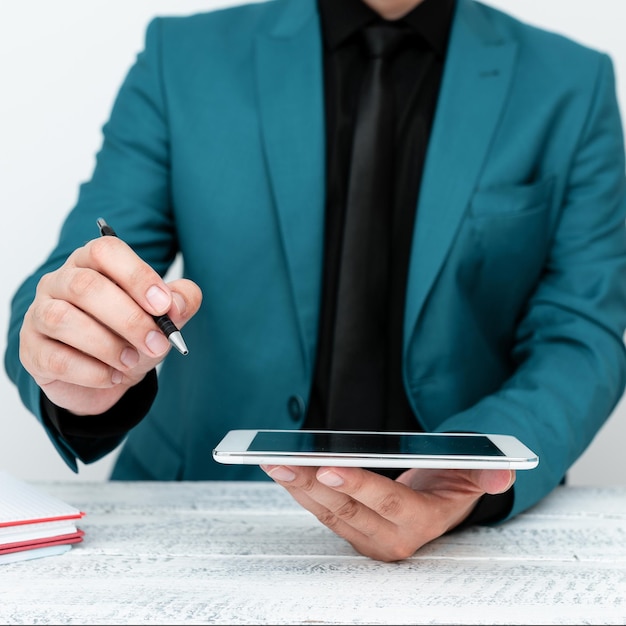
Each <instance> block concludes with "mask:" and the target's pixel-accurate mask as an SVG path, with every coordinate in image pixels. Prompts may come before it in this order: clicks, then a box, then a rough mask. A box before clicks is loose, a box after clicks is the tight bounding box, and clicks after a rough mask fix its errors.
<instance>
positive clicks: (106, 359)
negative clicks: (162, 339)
mask: <svg viewBox="0 0 626 626" xmlns="http://www.w3.org/2000/svg"><path fill="white" fill-rule="evenodd" d="M29 331H32V332H34V333H36V334H37V336H39V337H46V338H49V339H52V340H54V341H55V342H59V343H62V344H65V345H67V346H69V347H72V348H75V349H76V350H78V351H80V352H81V353H84V354H86V355H89V356H92V357H94V358H96V359H97V360H99V361H101V362H102V363H103V364H106V365H109V366H110V367H111V368H114V369H116V370H119V371H121V372H125V371H127V370H130V369H132V368H135V367H136V366H137V365H138V363H139V362H140V354H139V352H138V351H137V350H136V349H135V348H134V347H133V346H131V345H129V344H128V342H127V341H125V340H124V339H122V338H121V337H120V336H119V335H117V334H116V333H114V332H113V331H112V330H111V329H110V328H108V327H107V326H104V325H103V324H101V323H100V322H98V321H96V320H95V319H94V318H93V317H92V316H90V315H87V314H86V313H85V312H84V311H81V310H80V309H78V308H76V307H74V306H73V305H72V304H70V303H69V302H65V301H63V300H54V299H51V298H44V299H42V298H40V299H38V300H36V301H35V302H34V303H33V305H32V306H31V308H30V309H29V311H28V313H27V316H26V317H25V323H24V327H23V331H22V338H23V340H22V344H24V346H25V347H26V348H30V346H31V345H33V344H34V346H36V345H37V343H36V342H34V341H33V338H32V337H29V336H28V332H29ZM51 356H52V357H54V354H52V355H51ZM42 361H43V362H46V363H47V362H49V360H48V359H46V360H43V359H42ZM152 367H154V363H153V362H150V363H148V364H146V366H145V371H147V370H148V369H151V368H152Z"/></svg>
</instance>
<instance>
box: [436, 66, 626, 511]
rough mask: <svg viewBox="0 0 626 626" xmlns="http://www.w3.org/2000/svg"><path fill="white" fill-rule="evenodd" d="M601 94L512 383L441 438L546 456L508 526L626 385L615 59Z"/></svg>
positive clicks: (525, 322)
mask: <svg viewBox="0 0 626 626" xmlns="http://www.w3.org/2000/svg"><path fill="white" fill-rule="evenodd" d="M598 58H599V63H598V70H597V75H596V81H595V85H593V92H592V93H593V95H592V96H591V97H590V106H589V108H588V111H587V115H586V121H585V124H584V128H583V129H582V132H581V134H580V140H579V142H578V144H577V148H576V150H575V153H574V155H573V159H572V162H571V168H570V170H569V172H568V180H567V187H566V189H565V193H564V200H563V206H562V211H561V213H560V221H559V223H558V226H557V228H556V231H555V234H554V238H553V241H552V245H551V249H550V252H549V255H548V259H547V261H546V263H545V268H544V272H543V275H542V278H541V280H540V283H539V285H538V287H537V289H536V290H535V291H534V293H533V295H532V297H531V299H530V301H529V303H528V306H527V308H526V310H525V312H524V314H523V317H522V319H521V320H520V323H519V325H518V327H517V331H516V336H515V345H514V349H513V353H512V358H513V360H514V362H515V369H514V373H513V375H512V376H511V377H510V378H509V379H508V380H507V381H506V382H505V384H504V385H503V386H502V387H500V388H499V389H498V391H497V392H495V393H493V394H491V395H489V396H487V397H485V398H484V399H482V400H481V401H479V402H478V403H477V404H475V405H473V406H472V407H471V408H469V409H467V410H464V411H463V412H461V413H458V414H456V415H454V416H452V417H450V418H448V419H446V420H445V421H443V422H442V423H441V424H439V426H438V428H437V430H439V431H477V432H500V430H499V429H501V424H502V423H503V422H506V423H507V424H512V425H514V428H513V431H514V432H516V434H518V436H519V437H520V438H521V439H522V440H523V441H524V442H525V443H526V444H527V445H528V446H529V447H530V448H531V449H533V450H535V451H536V452H537V453H538V454H539V458H540V462H539V466H538V467H537V468H536V469H534V470H531V471H521V472H518V473H517V480H516V483H515V486H514V491H515V499H514V503H513V506H512V508H511V511H510V513H509V516H508V517H512V516H514V515H516V514H517V513H519V512H521V511H523V510H525V509H527V508H528V507H530V506H532V505H533V504H535V503H537V502H538V501H539V500H540V499H541V498H542V497H543V496H545V495H546V494H547V493H548V492H549V491H550V490H552V489H553V488H554V487H555V486H556V485H557V484H558V483H559V482H560V481H561V480H562V479H563V477H564V476H565V474H566V472H567V470H568V469H569V467H570V466H571V465H572V464H573V463H574V461H576V460H577V458H578V457H579V456H580V455H581V454H582V452H583V451H584V450H585V448H586V447H587V446H588V445H589V444H590V443H591V441H592V439H593V438H594V436H595V435H596V433H597V432H598V430H599V429H600V428H601V427H602V425H603V424H604V422H605V420H606V419H607V418H608V417H609V415H610V414H611V412H612V410H613V409H614V408H615V406H616V404H617V402H618V400H619V399H620V398H621V396H622V393H623V391H624V385H625V384H626V358H625V352H624V341H623V333H624V328H625V327H626V232H625V219H626V183H625V178H624V171H625V165H624V143H623V130H622V125H621V120H620V113H619V107H618V103H617V99H616V91H615V79H614V75H613V68H612V63H611V61H610V59H609V57H607V56H605V55H598Z"/></svg>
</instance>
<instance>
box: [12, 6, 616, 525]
mask: <svg viewBox="0 0 626 626" xmlns="http://www.w3.org/2000/svg"><path fill="white" fill-rule="evenodd" d="M321 61H322V50H321V43H320V24H319V17H318V14H317V9H316V3H315V1H314V0H273V1H270V2H264V3H258V4H252V5H249V6H240V7H236V8H229V9H225V10H220V11H216V12H212V13H208V14H198V15H194V16H189V17H175V18H160V19H155V20H154V21H152V22H151V23H150V25H149V27H148V29H147V37H146V44H145V49H144V51H143V52H142V53H141V54H140V55H139V56H138V58H137V61H136V63H135V64H134V66H133V67H132V68H131V70H130V72H129V74H128V76H127V77H126V79H125V81H124V82H123V85H122V86H121V89H120V91H119V94H118V97H117V99H116V102H115V104H114V107H113V110H112V113H111V117H110V120H109V121H108V122H107V123H106V125H105V126H104V128H103V135H104V141H103V145H102V149H101V150H100V152H99V154H98V157H97V164H96V167H95V170H94V173H93V177H92V178H91V180H89V181H88V182H87V183H86V184H84V185H82V187H81V189H80V194H79V199H78V202H77V205H76V207H75V208H74V209H73V210H72V212H71V213H70V214H69V216H68V217H67V220H66V222H65V223H64V225H63V228H62V230H61V232H60V236H59V240H58V245H57V246H56V248H55V249H54V250H53V251H52V253H51V255H50V257H49V258H48V259H47V260H46V261H45V263H44V264H43V265H42V266H41V267H40V268H39V269H37V270H36V272H35V273H34V274H33V276H31V277H30V278H29V279H27V280H26V282H25V283H24V284H23V285H22V286H21V288H20V289H19V291H18V292H17V294H16V296H15V298H14V300H13V303H12V321H11V328H10V331H9V342H8V349H7V354H6V366H7V371H8V372H9V375H10V376H11V378H12V379H13V380H15V381H16V383H17V385H18V387H19V391H20V393H21V396H22V398H23V401H24V403H25V404H26V405H27V406H28V407H29V409H30V410H31V411H32V412H33V413H34V414H35V415H36V416H38V417H39V418H40V419H42V417H41V411H40V399H41V398H40V390H39V389H38V388H37V387H36V385H35V384H34V382H33V380H32V379H31V378H30V376H29V375H28V374H27V373H26V372H25V371H24V370H23V369H22V367H21V366H20V364H19V359H18V331H19V326H20V321H21V319H22V317H23V315H24V312H25V310H26V308H27V307H28V304H29V303H30V301H31V300H32V298H33V294H34V290H35V286H36V282H37V280H38V279H39V277H40V276H41V275H42V273H43V272H46V271H49V270H51V269H53V268H55V267H58V266H59V265H60V264H61V263H62V262H63V260H64V259H65V258H66V257H67V255H68V254H69V253H70V252H71V251H72V250H73V249H75V248H76V247H77V246H80V245H82V244H83V242H85V241H86V240H89V239H92V238H94V237H96V236H97V228H96V218H97V217H99V216H104V217H105V218H106V219H107V220H109V221H110V223H111V224H113V225H114V227H115V229H116V231H117V232H118V234H119V235H120V237H122V238H124V239H125V240H126V241H128V242H129V243H130V244H131V245H132V246H133V247H134V248H135V250H136V251H137V253H138V254H139V255H141V256H142V257H143V258H145V259H146V260H147V261H148V262H150V263H151V264H152V265H153V266H154V267H155V268H156V269H157V270H158V271H159V272H160V273H162V274H165V272H166V271H167V269H168V267H169V266H170V265H171V263H172V261H173V260H174V259H175V256H176V255H177V254H178V253H180V254H181V255H182V259H183V273H184V275H185V276H186V277H188V278H190V279H192V280H194V281H195V282H196V283H198V285H199V286H200V287H201V289H202V291H203V294H204V300H203V304H202V307H201V310H200V312H199V313H198V314H197V316H196V317H195V318H194V319H193V320H192V321H191V322H190V323H189V324H188V325H187V326H186V327H185V331H184V335H185V339H186V342H187V344H188V345H189V347H190V353H189V355H188V356H187V357H182V356H181V355H180V354H178V353H176V352H175V351H173V352H172V353H171V354H170V355H168V357H167V359H166V360H165V362H164V363H163V364H162V368H161V369H160V371H159V391H158V394H157V397H156V400H155V401H154V403H153V405H152V408H151V410H150V412H149V414H148V416H147V417H146V418H145V419H144V420H143V421H142V422H141V423H140V424H139V425H138V426H136V427H135V428H134V429H133V430H132V431H131V432H130V434H129V436H128V438H127V439H126V441H125V443H124V448H123V450H122V452H121V454H120V457H119V459H118V461H117V466H116V468H115V470H114V474H113V477H114V478H121V479H133V478H150V479H157V480H196V479H251V478H261V477H262V476H264V474H263V473H262V472H261V470H260V469H258V468H256V467H226V466H222V465H219V464H217V463H215V462H214V461H213V460H212V457H211V451H212V448H213V447H214V446H215V444H216V443H217V442H218V441H219V440H220V438H221V437H222V436H223V435H224V433H225V432H226V431H227V430H228V429H230V428H257V427H258V428H298V427H300V426H301V425H302V423H303V418H304V413H305V409H306V405H307V401H308V397H309V389H310V386H311V378H312V373H313V366H314V359H315V353H316V343H317V332H318V316H319V305H320V290H321V268H322V247H323V231H324V195H325V164H324V158H325V153H324V150H325V146H324V107H323V93H322V84H323V81H322V62H321ZM625 217H626V192H625V181H624V145H623V134H622V128H621V123H620V117H619V109H618V104H617V101H616V94H615V84H614V76H613V70H612V64H611V61H610V59H609V58H608V57H607V56H606V55H604V54H601V53H599V52H596V51H593V50H590V49H587V48H585V47H583V46H581V45H578V44H576V43H573V42H571V41H568V40H566V39H565V38H563V37H560V36H557V35H555V34H550V33H546V32H543V31H541V30H538V29H536V28H532V27H529V26H527V25H523V24H521V23H520V22H518V21H516V20H515V19H512V18H511V17H509V16H507V15H505V14H503V13H501V12H499V11H496V10H494V9H492V8H489V7H487V6H484V5H482V4H479V3H477V2H474V1H472V0H459V1H458V5H457V8H456V13H455V16H454V22H453V26H452V31H451V36H450V44H449V52H448V57H447V61H446V65H445V70H444V76H443V81H442V86H441V92H440V97H439V105H438V110H437V114H436V118H435V121H434V127H433V130H432V135H431V141H430V146H429V149H428V154H427V160H426V164H425V171H424V177H423V184H422V188H421V193H420V198H419V204H418V206H417V219H416V224H415V231H414V237H413V248H412V255H411V260H410V268H409V275H408V285H407V299H406V312H405V318H404V369H403V376H404V385H405V388H406V391H407V394H408V396H409V398H410V402H411V405H412V407H413V410H414V412H415V416H416V420H418V421H419V422H420V423H421V424H422V425H423V427H424V428H425V429H427V430H429V431H478V432H493V433H510V434H513V435H516V436H517V437H519V438H520V439H521V440H522V441H524V442H525V443H526V444H527V445H528V446H529V447H530V448H532V449H533V450H535V451H536V452H537V453H538V454H539V456H540V464H539V466H538V468H537V469H534V470H532V471H524V472H518V477H517V482H516V485H515V503H514V507H513V510H512V512H511V515H515V514H516V513H518V512H520V511H522V510H524V509H525V508H527V507H529V506H531V505H532V504H534V503H536V502H537V501H538V500H539V499H540V498H541V497H543V496H544V495H545V494H547V493H548V492H549V491H550V490H551V489H552V488H553V487H554V486H555V485H557V484H558V483H559V481H560V480H561V479H562V478H563V476H564V475H565V474H566V472H567V470H568V468H569V467H570V465H571V464H572V463H573V462H574V461H575V460H576V459H577V458H578V457H579V455H580V454H581V453H582V452H583V451H584V450H585V448H586V447H587V446H588V445H589V443H590V442H591V440H592V439H593V437H594V435H595V433H596V432H597V431H598V429H599V428H600V427H601V426H602V424H603V423H604V421H605V420H606V418H607V416H608V415H609V414H610V413H611V411H612V409H613V408H614V407H615V405H616V403H617V401H618V399H619V398H620V396H621V395H622V392H623V390H624V385H625V375H626V360H625V354H624V344H623V340H622V337H623V332H624V328H625V327H626V238H625V231H624V220H625ZM44 425H45V426H46V428H47V429H48V432H49V436H50V438H51V439H52V441H53V442H54V444H55V445H56V446H57V449H58V450H59V452H60V454H61V455H62V456H63V458H64V459H65V460H66V461H67V463H68V464H69V465H70V466H71V467H74V468H76V459H77V458H80V459H87V460H88V461H90V460H94V459H96V458H100V457H102V456H103V455H105V454H107V453H109V452H110V451H111V450H112V449H113V447H115V446H116V445H117V444H119V443H120V440H119V439H114V440H112V439H102V440H95V441H90V442H88V444H87V443H85V442H83V443H84V445H83V446H82V447H81V446H79V445H78V443H77V442H75V441H74V442H69V441H66V440H64V439H63V438H62V437H60V436H59V435H58V433H56V432H55V431H54V429H52V428H50V427H49V425H47V424H44Z"/></svg>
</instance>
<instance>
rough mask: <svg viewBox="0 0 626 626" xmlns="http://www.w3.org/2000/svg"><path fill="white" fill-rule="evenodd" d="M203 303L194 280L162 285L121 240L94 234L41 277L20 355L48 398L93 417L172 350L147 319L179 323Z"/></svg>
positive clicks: (23, 331) (26, 320) (23, 330)
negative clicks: (162, 318)
mask: <svg viewBox="0 0 626 626" xmlns="http://www.w3.org/2000/svg"><path fill="white" fill-rule="evenodd" d="M201 302H202V293H201V291H200V288H199V287H198V286H197V285H196V284H195V283H193V282H192V281H190V280H186V279H179V280H175V281H172V282H171V283H169V284H166V283H165V282H163V280H162V278H161V277H160V276H159V275H158V274H157V272H155V271H154V270H153V269H152V268H151V267H150V266H149V265H148V264H147V263H145V262H144V261H142V260H141V259H140V258H139V257H138V256H137V255H136V254H135V253H134V252H133V250H132V249H131V248H130V247H129V246H128V245H127V244H126V243H124V242H123V241H122V240H121V239H118V238H116V237H98V238H97V239H93V240H92V241H90V242H88V243H87V244H86V245H85V246H83V247H81V248H78V249H77V250H75V251H74V252H73V253H72V254H71V255H70V256H69V257H68V259H67V261H66V262H65V263H64V264H63V265H62V266H61V267H60V268H59V269H58V270H56V271H54V272H50V273H49V274H46V275H45V276H43V277H42V278H41V280H40V281H39V284H38V286H37V292H36V295H35V299H34V300H33V302H32V304H31V306H30V307H29V309H28V311H27V312H26V315H25V316H24V320H23V323H22V328H21V330H20V360H21V362H22V364H23V366H24V367H25V368H26V370H27V371H28V372H29V373H30V374H31V376H33V378H34V379H35V381H36V382H37V384H38V385H39V386H40V387H41V388H42V390H43V391H44V393H45V394H46V396H47V397H48V398H49V399H50V401H51V402H53V403H54V404H56V405H57V406H60V407H61V408H64V409H66V410H68V411H70V412H72V413H74V414H76V415H97V414H99V413H103V412H104V411H106V410H108V409H109V408H111V407H112V406H113V405H114V404H115V403H116V402H117V401H118V400H119V399H120V398H121V397H122V395H124V393H125V392H126V391H127V390H128V389H129V387H132V386H133V385H135V384H137V383H138V382H140V381H141V380H142V379H143V378H144V376H145V375H146V373H147V372H148V371H150V370H151V369H153V368H154V367H155V366H156V365H157V364H158V363H159V362H161V361H162V360H163V359H164V358H165V356H166V354H167V353H168V351H169V350H170V343H169V341H168V340H167V338H166V337H165V335H164V334H163V333H162V332H161V331H160V330H159V328H158V327H157V325H156V323H155V321H154V319H153V317H152V316H153V315H163V314H168V315H169V316H170V318H171V320H172V322H174V324H175V325H176V326H177V327H178V328H182V327H183V326H184V325H185V323H186V322H187V321H188V320H189V319H190V318H191V317H193V315H195V313H196V312H197V311H198V309H199V308H200V304H201ZM192 349H193V348H192ZM181 358H184V357H181Z"/></svg>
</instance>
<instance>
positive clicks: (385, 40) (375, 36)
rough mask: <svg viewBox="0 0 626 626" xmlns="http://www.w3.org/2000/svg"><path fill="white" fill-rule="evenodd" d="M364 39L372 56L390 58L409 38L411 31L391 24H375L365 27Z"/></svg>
mask: <svg viewBox="0 0 626 626" xmlns="http://www.w3.org/2000/svg"><path fill="white" fill-rule="evenodd" d="M362 32H363V40H364V42H365V47H366V49H367V52H368V54H369V55H370V56H372V57H380V58H389V57H390V56H392V55H393V54H395V53H396V52H397V51H398V50H399V49H400V47H401V45H402V44H403V43H404V42H405V41H407V40H408V38H409V34H410V31H409V30H408V29H406V28H402V27H398V26H393V25H391V24H373V25H371V26H367V27H366V28H364V29H363V31H362Z"/></svg>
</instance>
